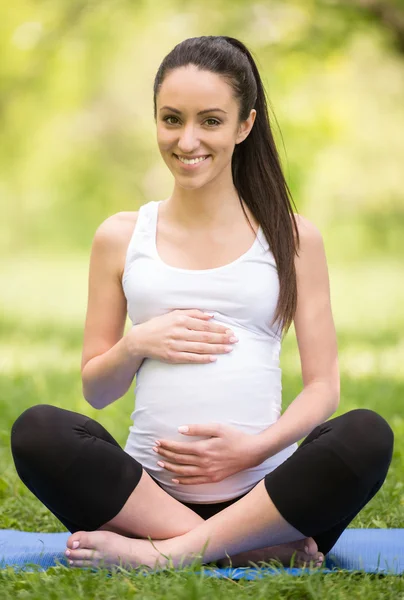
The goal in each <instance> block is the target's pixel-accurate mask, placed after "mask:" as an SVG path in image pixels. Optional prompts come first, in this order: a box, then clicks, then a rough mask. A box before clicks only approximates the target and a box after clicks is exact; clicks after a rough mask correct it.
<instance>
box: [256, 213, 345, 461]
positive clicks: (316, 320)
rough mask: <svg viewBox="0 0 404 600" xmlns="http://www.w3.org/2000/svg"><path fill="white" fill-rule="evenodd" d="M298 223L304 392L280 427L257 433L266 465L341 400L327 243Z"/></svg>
mask: <svg viewBox="0 0 404 600" xmlns="http://www.w3.org/2000/svg"><path fill="white" fill-rule="evenodd" d="M298 224H299V234H300V252H299V256H298V257H296V258H295V264H296V275H297V291H298V300H297V308H296V313H295V317H294V325H295V331H296V338H297V343H298V347H299V353H300V362H301V367H302V379H303V386H304V389H303V391H302V392H301V393H300V394H299V395H298V396H297V397H296V398H295V399H294V400H293V402H292V403H291V404H290V405H289V406H288V408H287V409H286V411H285V412H284V413H283V415H282V416H281V417H280V418H279V419H278V421H277V422H276V423H274V424H273V425H271V426H270V427H268V428H267V429H266V430H265V431H263V432H261V433H260V434H258V437H259V438H260V443H259V446H260V448H259V450H260V459H262V460H261V462H262V461H263V460H265V459H266V458H268V457H270V456H273V455H274V454H276V453H277V452H280V451H281V450H283V449H284V448H286V447H287V446H289V445H291V444H293V443H294V442H297V441H298V440H301V439H302V438H303V437H306V436H307V435H308V434H309V433H310V431H312V430H313V429H314V428H315V427H317V425H319V424H320V423H323V422H324V421H326V420H327V419H328V418H329V417H330V416H331V415H332V414H333V413H334V412H335V411H336V409H337V408H338V404H339V398H340V377H339V367H338V350H337V339H336V333H335V327H334V320H333V316H332V311H331V301H330V284H329V277H328V269H327V261H326V255H325V250H324V244H323V239H322V236H321V233H320V231H319V230H318V229H317V227H316V226H315V225H313V224H312V223H311V222H310V221H308V219H305V218H304V217H302V216H300V215H299V221H298Z"/></svg>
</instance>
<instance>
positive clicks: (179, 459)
mask: <svg viewBox="0 0 404 600" xmlns="http://www.w3.org/2000/svg"><path fill="white" fill-rule="evenodd" d="M156 454H158V455H159V456H163V457H164V458H167V459H168V460H170V461H171V462H174V463H177V464H180V465H198V466H199V464H200V463H199V461H200V458H198V457H197V456H196V455H195V454H176V453H175V452H170V451H169V450H163V449H161V448H159V449H158V452H156Z"/></svg>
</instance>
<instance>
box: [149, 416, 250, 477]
mask: <svg viewBox="0 0 404 600" xmlns="http://www.w3.org/2000/svg"><path fill="white" fill-rule="evenodd" d="M188 428H189V430H188V432H186V433H185V432H180V433H183V435H188V436H201V435H210V436H211V438H210V439H208V440H199V441H196V442H174V441H170V440H157V442H158V443H159V444H157V443H156V448H157V449H158V455H159V456H158V457H156V458H159V459H160V460H161V461H162V462H163V463H164V464H163V465H160V466H163V467H164V468H165V469H167V470H168V471H171V472H172V473H173V477H174V479H173V481H174V482H175V483H181V484H185V485H187V484H191V485H195V484H199V483H217V482H218V481H222V480H223V479H225V478H226V477H229V476H230V475H233V474H234V473H238V472H240V471H244V470H245V469H248V468H249V467H253V466H256V465H258V464H260V462H262V460H261V459H258V447H257V443H258V438H257V436H256V435H251V434H248V433H244V432H243V431H241V430H240V429H237V428H235V427H231V426H230V425H224V424H222V423H208V424H198V425H188Z"/></svg>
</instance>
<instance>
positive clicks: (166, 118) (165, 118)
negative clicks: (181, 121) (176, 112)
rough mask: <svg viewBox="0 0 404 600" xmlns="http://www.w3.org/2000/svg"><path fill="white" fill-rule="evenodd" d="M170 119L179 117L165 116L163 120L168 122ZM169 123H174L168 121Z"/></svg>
mask: <svg viewBox="0 0 404 600" xmlns="http://www.w3.org/2000/svg"><path fill="white" fill-rule="evenodd" d="M168 119H177V117H171V116H168V117H164V119H163V121H166V122H167V123H168ZM177 120H178V119H177ZM168 124H169V125H173V123H168ZM174 125H175V123H174Z"/></svg>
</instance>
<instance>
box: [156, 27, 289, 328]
mask: <svg viewBox="0 0 404 600" xmlns="http://www.w3.org/2000/svg"><path fill="white" fill-rule="evenodd" d="M190 64H192V65H195V66H196V67H197V68H198V69H200V70H201V71H210V72H212V73H217V74H218V75H221V76H222V77H224V78H225V79H226V81H227V82H228V83H229V85H230V86H231V88H232V90H233V93H234V98H235V100H236V101H237V102H238V104H239V123H241V121H245V120H247V119H248V117H249V116H250V112H251V109H252V108H255V109H256V111H257V115H256V117H255V121H254V125H253V127H252V129H251V131H250V133H249V134H248V136H247V138H246V139H245V140H244V141H243V142H241V143H239V144H236V146H235V148H234V152H233V156H232V165H231V167H232V175H233V181H234V185H235V187H236V189H237V193H238V196H239V199H240V204H241V207H242V209H243V211H244V214H245V210H244V206H243V203H242V200H243V201H244V202H245V203H246V205H247V206H248V208H249V209H250V211H251V213H252V214H253V215H254V217H255V219H256V220H257V221H258V223H259V224H260V225H261V227H262V230H263V232H264V234H265V237H266V239H267V241H268V244H269V247H270V249H271V252H272V253H273V255H274V258H275V261H276V265H277V271H278V278H279V298H278V304H277V307H276V311H275V315H274V318H273V320H272V324H271V325H273V324H274V323H276V322H277V321H278V333H279V330H281V333H282V334H283V336H284V335H286V333H287V331H288V329H289V327H290V325H291V323H292V321H293V318H294V315H295V311H296V305H297V282H296V269H295V264H294V257H295V254H298V248H299V246H300V239H299V232H298V228H297V224H296V220H295V217H294V214H293V210H292V206H291V202H292V203H293V199H292V195H291V193H290V190H289V187H288V185H287V183H286V181H285V178H284V176H283V173H282V168H281V165H280V160H279V156H278V152H277V149H276V146H275V142H274V139H273V136H272V132H271V127H270V124H269V116H268V107H267V101H266V97H265V89H264V86H263V84H262V81H261V78H260V75H259V72H258V69H257V66H256V64H255V62H254V59H253V57H252V56H251V53H250V52H249V51H248V49H247V48H246V47H245V45H244V44H243V43H242V42H240V41H239V40H237V39H235V38H232V37H227V36H213V35H209V36H201V37H194V38H189V39H186V40H184V41H183V42H181V43H179V44H177V45H176V46H175V47H174V48H173V49H172V50H171V52H170V53H169V54H167V56H166V57H165V58H164V60H163V62H162V63H161V65H160V67H159V69H158V71H157V74H156V77H155V80H154V119H155V120H156V114H157V106H156V97H157V94H158V91H159V89H160V86H161V85H162V83H163V81H164V79H165V77H166V76H167V75H168V73H169V72H171V71H173V70H174V69H177V68H179V67H186V66H188V65H190ZM293 204H294V203H293ZM296 212H297V211H296ZM245 216H246V218H247V220H248V217H247V215H246V214H245ZM250 225H251V223H250ZM293 228H294V231H293ZM294 232H295V235H296V238H295V235H294Z"/></svg>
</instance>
